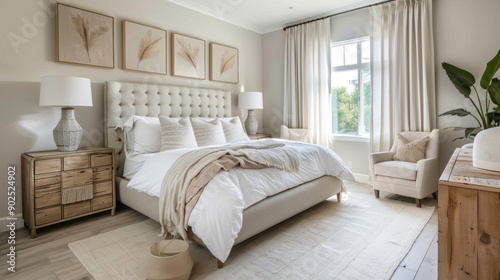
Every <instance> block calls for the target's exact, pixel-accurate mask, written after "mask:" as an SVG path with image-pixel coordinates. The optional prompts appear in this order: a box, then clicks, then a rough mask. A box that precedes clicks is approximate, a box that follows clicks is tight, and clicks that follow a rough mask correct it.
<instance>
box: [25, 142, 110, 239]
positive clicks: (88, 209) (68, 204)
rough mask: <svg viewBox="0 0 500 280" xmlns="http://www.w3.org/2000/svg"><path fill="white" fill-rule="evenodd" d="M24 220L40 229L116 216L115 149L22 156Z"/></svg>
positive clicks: (51, 152)
mask: <svg viewBox="0 0 500 280" xmlns="http://www.w3.org/2000/svg"><path fill="white" fill-rule="evenodd" d="M21 166H22V185H23V218H24V222H25V224H26V225H27V226H28V227H29V228H30V229H31V237H33V238H34V237H36V229H38V228H41V227H45V226H48V225H53V224H56V223H60V222H63V221H67V220H71V219H74V218H78V217H82V216H86V215H90V214H93V213H97V212H101V211H106V210H111V215H114V214H115V207H116V194H115V187H114V186H115V182H114V181H115V176H114V173H115V172H114V150H113V149H111V148H82V149H79V150H77V151H73V152H60V151H43V152H29V153H24V154H22V156H21Z"/></svg>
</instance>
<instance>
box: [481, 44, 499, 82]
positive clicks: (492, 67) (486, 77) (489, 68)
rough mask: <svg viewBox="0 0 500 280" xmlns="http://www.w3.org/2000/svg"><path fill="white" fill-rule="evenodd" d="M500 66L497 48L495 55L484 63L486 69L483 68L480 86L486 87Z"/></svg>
mask: <svg viewBox="0 0 500 280" xmlns="http://www.w3.org/2000/svg"><path fill="white" fill-rule="evenodd" d="M499 68H500V50H498V52H497V55H495V57H494V58H493V59H492V60H490V61H489V62H488V64H486V69H485V70H484V73H483V76H482V77H481V87H482V88H484V89H487V88H488V87H489V85H490V82H491V79H492V78H493V76H495V74H496V73H497V71H498V69H499Z"/></svg>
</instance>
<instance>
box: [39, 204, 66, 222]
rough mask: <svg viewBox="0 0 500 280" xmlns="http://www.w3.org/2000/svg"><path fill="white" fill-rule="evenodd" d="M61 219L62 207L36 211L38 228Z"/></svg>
mask: <svg viewBox="0 0 500 280" xmlns="http://www.w3.org/2000/svg"><path fill="white" fill-rule="evenodd" d="M60 219H61V206H56V207H51V208H45V209H39V210H36V211H35V224H36V225H37V226H39V225H43V224H47V223H50V222H54V221H57V220H60Z"/></svg>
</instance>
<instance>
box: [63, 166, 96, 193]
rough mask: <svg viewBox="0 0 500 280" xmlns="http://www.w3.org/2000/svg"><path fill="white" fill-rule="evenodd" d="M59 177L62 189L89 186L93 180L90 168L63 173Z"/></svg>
mask: <svg viewBox="0 0 500 280" xmlns="http://www.w3.org/2000/svg"><path fill="white" fill-rule="evenodd" d="M61 177H62V187H63V188H71V187H76V186H83V185H89V184H92V180H93V174H92V168H86V169H80V170H73V171H64V172H63V173H62V175H61Z"/></svg>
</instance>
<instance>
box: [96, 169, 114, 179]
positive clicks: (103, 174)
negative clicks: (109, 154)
mask: <svg viewBox="0 0 500 280" xmlns="http://www.w3.org/2000/svg"><path fill="white" fill-rule="evenodd" d="M112 178H113V168H112V167H111V166H103V167H96V168H94V181H104V180H111V179H112Z"/></svg>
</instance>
